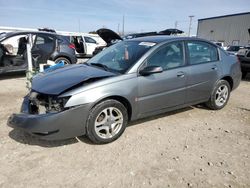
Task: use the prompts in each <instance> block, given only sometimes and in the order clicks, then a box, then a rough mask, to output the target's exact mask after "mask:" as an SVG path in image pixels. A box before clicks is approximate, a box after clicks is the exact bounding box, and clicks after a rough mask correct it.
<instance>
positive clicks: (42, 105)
mask: <svg viewBox="0 0 250 188" xmlns="http://www.w3.org/2000/svg"><path fill="white" fill-rule="evenodd" d="M69 98H70V97H64V98H58V96H55V95H45V94H40V93H36V92H31V93H30V95H29V100H30V113H31V114H46V113H53V112H61V111H63V110H65V108H64V106H65V104H66V102H67V101H68V100H69Z"/></svg>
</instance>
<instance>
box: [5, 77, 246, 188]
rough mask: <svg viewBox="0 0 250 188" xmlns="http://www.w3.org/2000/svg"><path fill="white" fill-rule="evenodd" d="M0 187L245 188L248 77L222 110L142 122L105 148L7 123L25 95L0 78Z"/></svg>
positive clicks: (15, 82)
mask: <svg viewBox="0 0 250 188" xmlns="http://www.w3.org/2000/svg"><path fill="white" fill-rule="evenodd" d="M0 88H1V89H0V101H1V103H0V169H1V170H0V187H8V188H9V187H98V188H99V187H114V188H118V187H219V188H221V187H250V78H249V79H248V80H245V81H242V83H241V85H240V87H239V88H238V89H237V90H235V91H234V92H233V93H232V95H231V99H230V101H229V103H228V105H227V106H226V107H225V108H224V109H223V110H220V111H210V110H207V109H205V108H202V107H189V108H185V109H183V110H179V111H175V112H172V113H166V114H163V115H160V116H156V117H152V118H148V119H144V120H140V121H137V122H134V123H133V124H132V125H131V126H129V127H128V128H127V129H126V131H125V132H124V134H123V135H122V137H121V138H120V139H118V140H117V141H115V142H114V143H111V144H108V145H92V144H91V143H89V142H88V140H87V139H86V138H85V137H81V138H78V139H75V138H73V139H69V140H65V141H56V142H48V141H42V140H38V139H36V138H35V137H32V136H30V135H27V134H25V133H23V132H20V131H17V130H12V129H11V128H9V127H8V126H7V125H6V121H7V118H8V117H9V115H10V114H11V113H13V112H18V111H19V108H20V105H21V102H22V97H23V96H24V95H25V94H26V92H27V90H26V89H25V79H24V78H22V77H16V78H5V79H2V80H0Z"/></svg>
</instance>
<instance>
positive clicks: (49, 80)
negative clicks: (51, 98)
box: [32, 64, 116, 95]
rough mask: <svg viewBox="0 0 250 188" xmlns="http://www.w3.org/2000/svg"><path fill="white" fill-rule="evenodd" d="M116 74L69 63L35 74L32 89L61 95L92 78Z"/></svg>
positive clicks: (96, 78)
mask: <svg viewBox="0 0 250 188" xmlns="http://www.w3.org/2000/svg"><path fill="white" fill-rule="evenodd" d="M115 75H116V74H115V73H112V72H108V71H105V70H102V69H100V68H96V67H92V66H88V65H83V64H78V65H68V66H65V67H63V68H58V69H56V70H53V71H51V72H47V73H39V74H38V75H36V76H34V77H33V79H32V90H34V91H36V92H38V93H43V94H48V95H59V94H61V93H63V92H64V91H66V90H69V89H71V88H73V87H74V86H77V85H79V84H84V83H86V82H87V81H90V80H91V79H93V80H98V79H101V78H106V77H110V76H115Z"/></svg>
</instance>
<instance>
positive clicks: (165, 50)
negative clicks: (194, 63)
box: [147, 42, 185, 70]
mask: <svg viewBox="0 0 250 188" xmlns="http://www.w3.org/2000/svg"><path fill="white" fill-rule="evenodd" d="M183 51H184V50H183V43H182V42H174V43H171V44H167V45H166V46H164V47H161V48H160V50H158V51H157V52H156V53H155V54H153V55H152V56H151V57H149V59H148V60H147V66H161V67H162V68H163V70H167V69H172V68H176V67H181V66H183V65H184V64H185V63H184V55H183V54H184V52H183Z"/></svg>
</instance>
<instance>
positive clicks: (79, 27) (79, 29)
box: [78, 18, 81, 32]
mask: <svg viewBox="0 0 250 188" xmlns="http://www.w3.org/2000/svg"><path fill="white" fill-rule="evenodd" d="M78 31H79V32H80V31H81V23H80V18H78Z"/></svg>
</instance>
